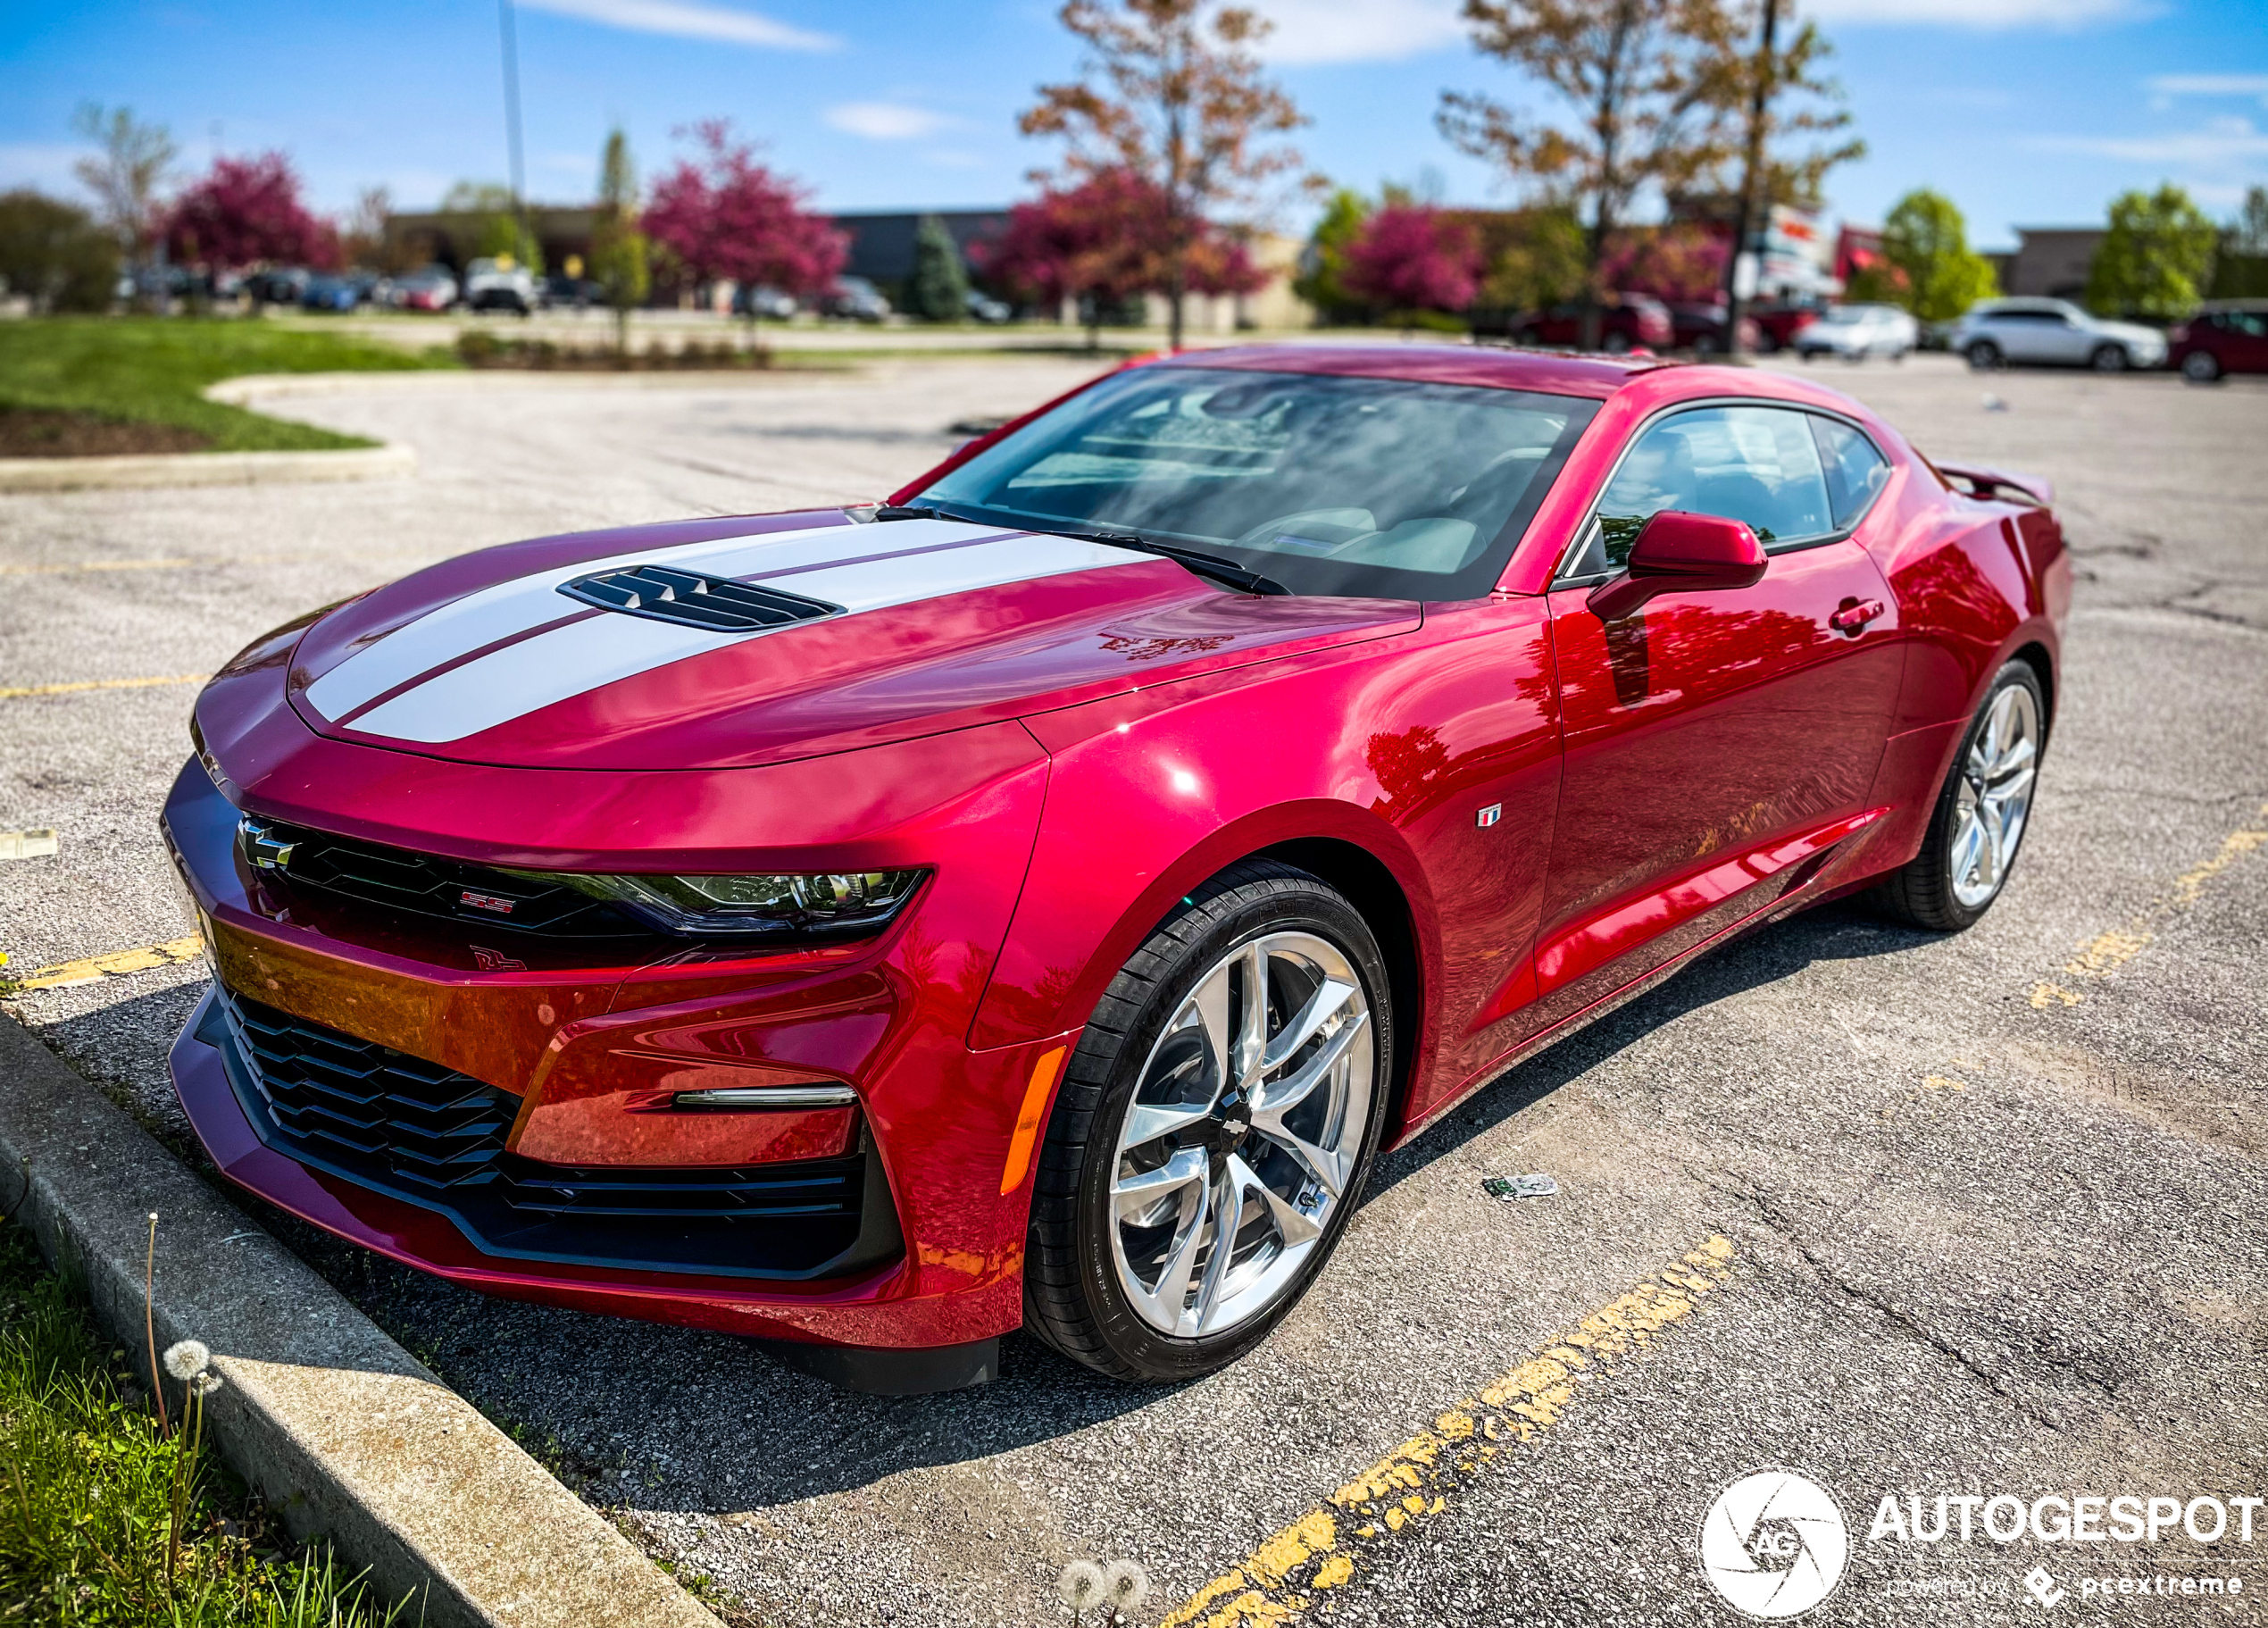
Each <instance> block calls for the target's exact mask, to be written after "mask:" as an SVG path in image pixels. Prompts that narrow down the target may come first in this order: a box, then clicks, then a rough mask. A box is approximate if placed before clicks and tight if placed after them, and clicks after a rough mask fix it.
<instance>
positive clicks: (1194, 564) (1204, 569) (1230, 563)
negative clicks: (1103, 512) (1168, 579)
mask: <svg viewBox="0 0 2268 1628" xmlns="http://www.w3.org/2000/svg"><path fill="white" fill-rule="evenodd" d="M1059 535H1061V536H1063V537H1078V538H1086V539H1087V541H1088V542H1090V543H1108V544H1109V545H1110V546H1111V547H1113V548H1132V549H1135V550H1138V552H1140V553H1143V554H1155V555H1161V556H1163V558H1166V559H1169V560H1172V562H1173V563H1174V564H1177V565H1183V566H1187V567H1188V569H1189V570H1191V571H1194V572H1197V574H1198V575H1199V576H1205V577H1212V578H1214V579H1216V580H1219V581H1222V582H1226V583H1227V584H1228V585H1229V586H1230V587H1231V588H1240V589H1243V590H1244V591H1245V592H1246V593H1248V594H1288V593H1290V592H1291V589H1288V588H1286V587H1285V586H1284V585H1283V584H1282V583H1280V582H1279V581H1277V580H1276V579H1275V578H1273V577H1263V576H1262V575H1261V574H1260V573H1259V572H1256V571H1253V570H1250V569H1248V568H1247V567H1245V566H1242V565H1239V564H1237V563H1236V562H1235V561H1234V560H1224V559H1222V557H1221V556H1220V555H1217V554H1202V553H1199V552H1198V551H1197V549H1195V548H1181V547H1176V546H1175V545H1173V544H1172V543H1161V542H1155V541H1153V540H1152V539H1151V538H1147V537H1144V536H1143V535H1142V534H1141V533H1140V532H1138V531H1111V530H1102V531H1063V532H1061V533H1059Z"/></svg>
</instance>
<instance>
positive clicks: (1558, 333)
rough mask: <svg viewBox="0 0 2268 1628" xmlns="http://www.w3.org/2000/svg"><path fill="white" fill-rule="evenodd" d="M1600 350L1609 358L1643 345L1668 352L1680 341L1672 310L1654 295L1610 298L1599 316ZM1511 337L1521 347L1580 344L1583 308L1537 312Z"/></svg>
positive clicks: (1515, 328) (1559, 307) (1558, 307)
mask: <svg viewBox="0 0 2268 1628" xmlns="http://www.w3.org/2000/svg"><path fill="white" fill-rule="evenodd" d="M1598 322H1599V328H1598V348H1599V349H1600V350H1602V351H1605V352H1606V353H1607V354H1608V355H1622V353H1623V352H1624V351H1630V350H1636V349H1638V347H1639V346H1645V347H1646V348H1647V349H1648V350H1666V349H1668V348H1669V346H1671V345H1672V343H1673V342H1674V341H1675V339H1676V338H1677V325H1676V323H1675V321H1673V320H1672V317H1671V315H1670V308H1669V307H1668V306H1667V305H1663V303H1662V302H1661V301H1660V300H1658V299H1655V297H1654V296H1652V295H1651V294H1614V295H1609V296H1607V304H1606V305H1605V308H1604V309H1603V310H1601V311H1600V312H1599V313H1598ZM1512 338H1513V342H1514V343H1515V344H1520V345H1554V346H1562V347H1570V346H1578V345H1580V344H1581V343H1582V342H1583V308H1582V306H1580V305H1554V306H1551V307H1550V308H1549V309H1548V310H1544V311H1538V312H1535V313H1531V314H1530V315H1528V316H1525V317H1522V319H1521V320H1520V321H1517V322H1514V323H1513V325H1512Z"/></svg>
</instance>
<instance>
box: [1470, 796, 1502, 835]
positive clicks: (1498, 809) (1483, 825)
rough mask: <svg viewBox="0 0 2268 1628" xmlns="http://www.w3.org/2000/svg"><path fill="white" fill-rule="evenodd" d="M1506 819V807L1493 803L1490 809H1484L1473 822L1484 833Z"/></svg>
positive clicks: (1475, 816) (1476, 815) (1489, 806)
mask: <svg viewBox="0 0 2268 1628" xmlns="http://www.w3.org/2000/svg"><path fill="white" fill-rule="evenodd" d="M1504 817H1505V806H1504V805H1503V804H1502V803H1491V804H1489V805H1488V807H1486V808H1484V809H1482V810H1481V811H1480V813H1479V814H1475V815H1474V816H1473V818H1472V822H1473V823H1474V824H1475V825H1477V826H1479V827H1480V829H1481V830H1482V831H1487V830H1488V828H1489V827H1490V826H1491V825H1494V824H1495V823H1496V822H1497V821H1499V820H1501V819H1503V818H1504Z"/></svg>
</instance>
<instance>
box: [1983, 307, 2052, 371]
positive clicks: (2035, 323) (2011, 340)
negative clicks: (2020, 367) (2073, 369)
mask: <svg viewBox="0 0 2268 1628" xmlns="http://www.w3.org/2000/svg"><path fill="white" fill-rule="evenodd" d="M2055 321H2056V319H2055V313H2053V312H2047V311H1998V312H1995V313H1993V315H1992V318H1991V320H1990V321H1988V322H1987V323H1986V324H1985V333H1986V335H1987V337H1989V338H1990V339H1991V340H1992V342H1993V343H1994V344H1996V345H1997V346H2000V354H2001V355H2004V356H2005V357H2007V358H2008V360H2009V361H2011V362H2056V361H2060V360H2061V359H2062V358H2061V357H2059V356H2058V355H2056V354H2055V343H2054V340H2053V338H2052V335H2053V330H2054V325H2055Z"/></svg>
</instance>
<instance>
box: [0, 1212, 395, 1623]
mask: <svg viewBox="0 0 2268 1628" xmlns="http://www.w3.org/2000/svg"><path fill="white" fill-rule="evenodd" d="M137 1370H138V1371H139V1373H140V1376H141V1377H142V1378H143V1379H145V1380H146V1375H147V1370H148V1357H147V1356H146V1354H144V1353H141V1352H139V1351H134V1352H132V1353H129V1351H127V1350H125V1349H122V1348H116V1347H113V1346H110V1345H108V1344H107V1343H106V1342H104V1341H103V1340H100V1339H99V1338H98V1337H97V1335H96V1331H95V1329H94V1326H93V1324H92V1323H90V1322H89V1321H88V1315H87V1312H86V1308H85V1307H84V1306H83V1305H82V1304H81V1303H79V1301H78V1300H77V1299H76V1298H74V1297H73V1296H72V1295H71V1294H70V1293H69V1292H68V1291H67V1290H66V1289H65V1287H64V1286H63V1284H62V1283H61V1282H58V1281H57V1280H56V1279H55V1278H54V1276H52V1275H50V1274H49V1273H46V1272H44V1271H43V1270H42V1269H41V1267H40V1265H39V1260H38V1255H37V1254H36V1253H35V1252H34V1250H33V1249H32V1248H31V1245H30V1243H29V1239H28V1238H27V1236H26V1235H25V1233H24V1231H23V1229H21V1227H17V1226H13V1225H10V1224H7V1223H0V1624H9V1625H10V1628H13V1625H14V1624H36V1625H38V1628H155V1625H158V1624H163V1628H375V1625H377V1624H383V1623H385V1622H387V1621H388V1620H389V1618H388V1615H387V1614H386V1613H384V1612H381V1611H379V1610H375V1609H373V1608H372V1607H371V1606H370V1604H369V1603H368V1601H367V1600H366V1598H365V1596H364V1591H363V1590H362V1589H361V1588H360V1587H359V1586H357V1585H355V1584H354V1583H353V1582H350V1581H348V1580H345V1579H342V1578H341V1577H340V1576H339V1575H338V1573H337V1571H336V1570H335V1569H334V1568H333V1565H332V1564H331V1562H330V1560H329V1557H328V1555H327V1554H326V1553H322V1552H320V1551H295V1550H294V1549H293V1546H292V1545H291V1544H290V1542H289V1540H287V1539H285V1538H283V1537H281V1535H280V1534H279V1533H278V1532H274V1531H272V1530H271V1529H270V1528H269V1525H268V1520H267V1516H266V1515H265V1512H264V1511H262V1510H260V1509H258V1508H257V1507H256V1506H254V1505H253V1504H252V1503H251V1502H250V1500H248V1499H246V1498H245V1496H244V1494H243V1490H242V1489H241V1487H240V1486H238V1485H236V1484H235V1483H234V1481H233V1478H232V1477H229V1476H228V1475H227V1474H225V1472H222V1471H221V1470H220V1469H219V1468H218V1467H217V1466H215V1465H213V1459H212V1455H211V1454H210V1452H209V1451H208V1452H207V1453H205V1454H204V1455H203V1462H201V1463H198V1462H196V1461H194V1460H193V1461H192V1468H193V1470H194V1474H193V1477H192V1481H191V1496H190V1498H189V1500H188V1515H187V1518H186V1519H185V1521H184V1522H183V1524H182V1529H183V1534H184V1540H183V1542H182V1544H181V1549H180V1556H179V1562H178V1564H176V1565H174V1566H173V1568H172V1575H171V1580H169V1578H168V1558H169V1552H168V1551H169V1549H170V1548H171V1543H170V1541H169V1526H170V1524H171V1523H170V1516H171V1509H172V1505H173V1496H174V1485H175V1477H176V1474H177V1473H178V1472H179V1469H180V1467H181V1464H180V1461H181V1457H182V1455H183V1454H184V1453H185V1451H187V1449H186V1448H185V1447H184V1444H183V1440H182V1437H181V1435H180V1434H179V1433H177V1434H175V1435H173V1436H172V1437H170V1438H169V1437H167V1436H165V1435H164V1434H163V1433H162V1432H160V1430H159V1428H158V1425H157V1421H156V1420H155V1419H154V1418H153V1417H152V1416H151V1415H149V1414H148V1413H146V1411H144V1410H143V1409H141V1408H139V1407H134V1406H131V1405H130V1404H129V1402H128V1400H127V1399H126V1394H127V1391H128V1389H129V1387H130V1386H133V1385H134V1384H135V1383H136V1378H135V1376H136V1373H137ZM167 1389H168V1391H169V1394H170V1395H171V1400H172V1402H173V1404H174V1408H173V1411H174V1415H175V1416H176V1419H177V1421H178V1418H179V1412H180V1407H179V1403H180V1400H181V1398H180V1395H179V1390H180V1388H179V1386H177V1385H175V1384H173V1383H172V1382H171V1381H170V1380H169V1381H168V1382H167Z"/></svg>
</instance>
